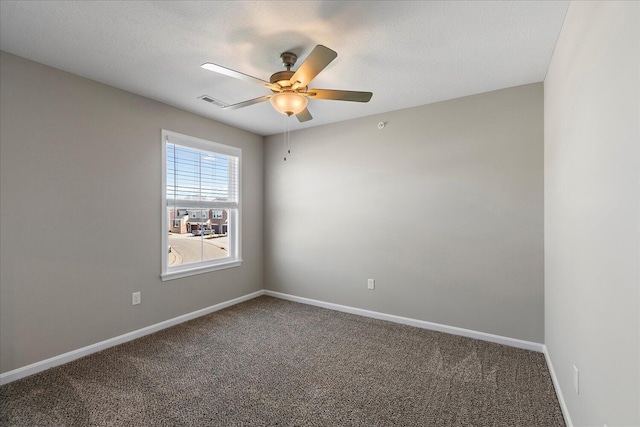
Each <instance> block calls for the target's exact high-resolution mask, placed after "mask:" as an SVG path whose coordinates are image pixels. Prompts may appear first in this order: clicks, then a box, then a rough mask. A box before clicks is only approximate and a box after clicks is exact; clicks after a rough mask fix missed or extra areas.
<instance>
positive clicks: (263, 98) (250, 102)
mask: <svg viewBox="0 0 640 427" xmlns="http://www.w3.org/2000/svg"><path fill="white" fill-rule="evenodd" d="M269 98H271V95H265V96H261V97H260V98H254V99H250V100H248V101H242V102H238V103H237V104H231V105H227V106H226V107H222V109H223V110H237V109H238V108H243V107H248V106H249V105H253V104H258V103H260V102H264V101H266V100H267V99H269Z"/></svg>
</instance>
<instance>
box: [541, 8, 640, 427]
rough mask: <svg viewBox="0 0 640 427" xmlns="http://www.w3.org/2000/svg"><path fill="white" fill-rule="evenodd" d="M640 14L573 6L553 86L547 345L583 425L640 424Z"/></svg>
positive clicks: (548, 116)
mask: <svg viewBox="0 0 640 427" xmlns="http://www.w3.org/2000/svg"><path fill="white" fill-rule="evenodd" d="M639 5H640V4H639V3H638V2H622V3H616V2H610V1H608V2H572V3H571V5H570V6H569V10H568V13H567V16H566V19H565V23H564V26H563V29H562V32H561V34H560V38H559V40H558V43H557V46H556V49H555V53H554V56H553V59H552V62H551V66H550V68H549V71H548V74H547V78H546V80H545V83H544V89H545V269H546V274H545V337H546V344H547V348H548V351H549V354H550V357H551V361H552V364H553V367H554V370H555V372H556V375H557V377H558V379H559V382H560V386H561V389H562V394H563V396H564V399H565V401H566V403H567V406H568V409H569V412H570V414H571V418H572V420H573V422H574V424H575V425H577V426H587V425H588V426H595V425H600V426H601V425H603V424H604V423H607V424H608V425H610V426H638V425H640V404H639V403H638V402H640V349H639V345H640V325H639V322H640V313H639V311H640V272H639V268H640V231H639V230H640V211H639V203H640V147H639V144H640V142H639V141H640V135H639V122H638V121H639V119H638V117H639V116H640V110H639V103H640V97H639V95H638V91H639V90H640V88H639V82H640V69H639V66H638V56H639V52H640V33H639V30H638V27H639V20H640V10H639V9H640V8H639ZM573 365H576V366H577V367H578V369H579V371H580V394H579V395H578V394H576V393H575V391H574V389H573Z"/></svg>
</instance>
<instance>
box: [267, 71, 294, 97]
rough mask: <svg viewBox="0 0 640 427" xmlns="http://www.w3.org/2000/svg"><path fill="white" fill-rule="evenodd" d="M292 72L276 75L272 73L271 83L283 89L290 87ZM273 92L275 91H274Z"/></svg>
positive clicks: (279, 72)
mask: <svg viewBox="0 0 640 427" xmlns="http://www.w3.org/2000/svg"><path fill="white" fill-rule="evenodd" d="M293 74H294V72H293V71H278V72H277V73H273V74H272V75H271V79H270V81H271V83H276V84H278V85H279V86H280V87H282V88H283V89H286V88H288V87H291V84H292V83H291V81H290V79H291V76H293ZM274 92H275V91H274Z"/></svg>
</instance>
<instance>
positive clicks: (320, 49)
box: [202, 45, 373, 122]
mask: <svg viewBox="0 0 640 427" xmlns="http://www.w3.org/2000/svg"><path fill="white" fill-rule="evenodd" d="M337 56H338V54H337V53H336V52H334V51H333V50H331V49H329V48H328V47H325V46H322V45H317V46H316V47H315V48H314V49H313V50H312V51H311V53H310V54H309V56H308V57H307V59H305V60H304V62H303V63H302V65H300V67H299V68H298V69H297V70H296V71H295V72H294V71H291V67H293V66H294V65H295V63H296V60H297V59H298V55H296V54H295V53H292V52H284V53H282V54H281V55H280V58H281V59H282V65H284V66H285V67H286V68H287V70H286V71H278V72H276V73H274V74H272V75H271V78H270V79H269V81H266V80H262V79H259V78H257V77H252V76H249V75H247V74H244V73H241V72H239V71H235V70H232V69H230V68H226V67H223V66H221V65H217V64H212V63H210V62H206V63H204V64H202V68H204V69H206V70H210V71H214V72H216V73H220V74H224V75H225V76H229V77H234V78H236V79H240V80H244V81H247V82H251V83H256V84H259V85H260V86H263V87H266V88H268V89H270V90H271V91H272V92H273V94H271V95H265V96H261V97H259V98H254V99H250V100H248V101H243V102H239V103H237V104H232V105H224V106H223V107H222V108H223V109H225V110H236V109H238V108H243V107H248V106H249V105H253V104H258V103H260V102H264V101H266V100H269V101H270V102H271V105H273V108H275V109H276V110H277V111H278V112H280V113H282V114H286V115H288V116H291V115H295V116H296V117H297V118H298V120H299V121H300V122H306V121H308V120H311V119H312V118H313V117H312V116H311V113H309V110H307V103H308V102H309V101H308V100H309V98H311V99H329V100H337V101H354V102H369V100H370V99H371V96H372V95H373V94H372V93H371V92H356V91H350V90H331V89H309V87H308V85H309V83H310V82H311V80H313V78H314V77H315V76H317V75H318V73H320V71H322V70H323V69H324V68H325V67H326V66H327V65H329V64H330V63H331V61H333V60H334V59H335V58H336V57H337Z"/></svg>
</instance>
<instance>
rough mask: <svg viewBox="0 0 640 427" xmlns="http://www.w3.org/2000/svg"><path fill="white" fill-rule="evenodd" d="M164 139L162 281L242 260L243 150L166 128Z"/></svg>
mask: <svg viewBox="0 0 640 427" xmlns="http://www.w3.org/2000/svg"><path fill="white" fill-rule="evenodd" d="M162 144H163V150H162V152H163V172H162V199H163V200H162V203H163V209H162V248H163V249H162V280H170V279H176V278H179V277H185V276H189V275H192V274H197V273H204V272H208V271H213V270H218V269H221V268H229V267H236V266H238V265H240V263H241V262H242V259H241V252H240V225H241V224H240V218H241V215H240V209H241V208H240V200H241V195H240V191H241V186H240V176H241V174H240V164H241V157H242V150H240V149H239V148H236V147H230V146H227V145H223V144H219V143H215V142H211V141H206V140H203V139H199V138H194V137H191V136H187V135H181V134H178V133H175V132H170V131H166V130H163V131H162ZM181 220H184V221H183V222H182V223H181ZM183 224H184V226H183Z"/></svg>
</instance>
